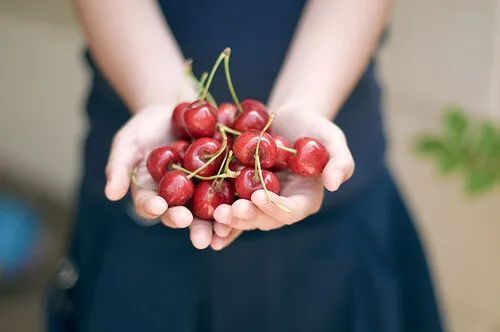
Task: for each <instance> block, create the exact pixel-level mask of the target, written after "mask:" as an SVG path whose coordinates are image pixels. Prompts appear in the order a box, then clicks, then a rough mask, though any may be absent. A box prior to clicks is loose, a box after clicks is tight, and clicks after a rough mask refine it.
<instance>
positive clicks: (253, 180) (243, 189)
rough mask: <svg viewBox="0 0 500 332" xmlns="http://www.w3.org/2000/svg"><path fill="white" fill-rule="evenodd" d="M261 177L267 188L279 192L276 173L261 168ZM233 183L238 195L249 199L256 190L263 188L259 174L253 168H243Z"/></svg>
mask: <svg viewBox="0 0 500 332" xmlns="http://www.w3.org/2000/svg"><path fill="white" fill-rule="evenodd" d="M262 177H263V179H264V183H265V184H266V188H267V190H269V191H272V192H273V193H275V194H279V192H280V181H279V179H278V177H277V176H276V174H274V173H273V172H270V171H266V170H263V171H262ZM234 185H235V188H236V192H237V193H238V195H239V196H240V197H241V198H244V199H250V197H251V196H252V194H253V193H254V192H255V191H256V190H259V189H263V187H262V183H261V181H260V178H259V175H258V173H257V172H256V171H255V169H253V168H244V169H243V170H242V171H241V173H240V175H238V177H237V178H236V180H235V181H234Z"/></svg>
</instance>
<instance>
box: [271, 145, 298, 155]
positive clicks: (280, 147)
mask: <svg viewBox="0 0 500 332" xmlns="http://www.w3.org/2000/svg"><path fill="white" fill-rule="evenodd" d="M276 147H277V148H278V149H280V150H283V151H286V152H290V153H293V154H297V150H295V149H292V148H289V147H286V146H283V145H278V144H276Z"/></svg>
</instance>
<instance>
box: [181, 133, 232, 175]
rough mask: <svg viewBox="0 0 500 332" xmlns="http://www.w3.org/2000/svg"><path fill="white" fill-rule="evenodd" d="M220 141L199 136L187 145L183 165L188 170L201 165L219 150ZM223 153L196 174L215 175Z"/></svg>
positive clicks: (193, 169)
mask: <svg viewBox="0 0 500 332" xmlns="http://www.w3.org/2000/svg"><path fill="white" fill-rule="evenodd" d="M220 147H221V143H220V142H219V141H218V140H216V139H214V138H208V137H203V138H199V139H197V140H196V141H194V142H193V143H191V145H190V146H189V147H188V149H187V150H186V153H185V155H184V161H183V166H184V167H185V168H187V169H188V170H190V171H195V170H196V169H198V168H200V167H201V166H203V165H205V163H207V162H208V160H209V159H210V158H211V157H212V156H213V155H214V154H215V153H216V152H217V151H218V150H219V148H220ZM222 159H223V155H222V154H221V155H220V156H219V157H218V158H217V159H215V160H214V161H213V162H211V163H210V164H209V165H208V166H207V167H206V168H205V169H203V170H202V171H201V172H200V173H198V175H201V176H211V175H215V174H216V173H217V171H218V170H219V167H220V164H221V163H222Z"/></svg>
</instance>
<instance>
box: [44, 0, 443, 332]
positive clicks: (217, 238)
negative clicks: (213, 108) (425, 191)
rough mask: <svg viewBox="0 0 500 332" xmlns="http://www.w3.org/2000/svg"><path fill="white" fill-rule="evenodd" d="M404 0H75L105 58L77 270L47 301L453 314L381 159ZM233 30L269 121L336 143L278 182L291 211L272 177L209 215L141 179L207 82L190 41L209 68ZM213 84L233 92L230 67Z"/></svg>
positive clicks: (365, 322) (217, 320)
mask: <svg viewBox="0 0 500 332" xmlns="http://www.w3.org/2000/svg"><path fill="white" fill-rule="evenodd" d="M390 2H391V1H389V0H332V1H326V0H324V1H322V0H310V1H307V2H306V1H305V0H289V1H264V0H256V1H231V0H213V1H202V0H199V1H196V0H184V1H173V0H160V1H153V0H142V1H134V0H119V1H118V0H80V1H76V5H77V6H76V8H77V11H78V14H79V18H80V21H81V24H82V26H83V28H84V32H85V36H86V39H87V41H88V44H89V49H90V52H89V53H88V54H87V60H88V63H89V64H90V68H91V69H92V84H91V90H90V94H89V96H88V99H87V105H86V109H87V113H88V117H89V124H90V126H89V130H88V134H87V140H86V144H85V159H84V160H85V163H84V168H83V179H82V184H81V188H80V192H79V201H78V206H77V214H76V221H75V225H74V232H73V238H72V242H71V243H72V244H71V248H70V255H69V256H70V259H71V261H72V262H73V263H72V264H74V270H75V271H78V280H77V281H76V283H75V284H74V285H73V284H72V285H69V286H68V287H62V288H65V290H64V291H61V292H62V294H63V301H61V298H60V299H59V300H58V301H52V302H51V303H52V304H51V306H50V307H51V312H52V314H51V316H50V320H49V321H50V329H52V330H53V331H56V330H57V331H110V332H112V331H121V332H124V331H148V332H150V331H385V332H390V331H427V332H430V331H441V330H442V326H441V322H440V317H439V312H438V307H437V304H436V300H435V295H434V291H433V287H432V284H431V279H430V274H429V270H428V267H427V263H426V260H425V256H424V253H423V250H422V247H421V245H420V242H419V239H418V237H417V234H416V232H415V229H414V227H413V225H412V222H411V218H410V217H409V215H408V212H407V210H406V208H405V206H404V203H403V202H402V200H401V197H400V195H399V193H398V191H397V189H396V186H395V184H394V182H393V180H392V178H391V176H390V174H389V172H388V170H387V167H386V164H385V162H384V151H385V139H384V134H383V124H382V115H381V108H382V106H381V91H380V87H379V84H378V81H377V75H376V59H375V54H376V50H377V48H378V46H379V44H380V39H381V36H382V35H383V32H384V30H385V26H386V24H387V21H388V13H389V9H390ZM226 46H230V47H231V49H232V62H231V69H232V76H233V79H234V83H235V86H236V89H237V91H238V94H239V95H240V97H241V98H246V97H248V98H255V99H259V100H262V101H264V102H266V103H267V105H268V107H269V110H270V111H272V112H274V113H275V114H276V118H275V122H274V123H273V131H274V132H276V133H278V134H280V135H282V136H284V137H286V138H288V139H289V140H291V141H293V140H294V139H296V138H297V137H300V136H306V135H307V136H312V137H316V138H318V139H319V140H321V141H322V142H323V143H324V145H325V146H326V148H327V150H328V151H329V153H330V160H329V162H328V164H327V166H326V168H325V170H324V172H323V175H322V177H321V178H319V179H311V178H304V177H299V176H293V175H290V176H288V177H287V178H286V179H284V180H283V182H282V191H281V194H280V196H278V195H273V197H272V198H273V200H275V201H276V202H279V203H280V204H281V205H283V206H285V207H287V208H288V209H289V210H290V211H291V212H285V211H283V210H282V209H279V208H277V207H276V205H274V204H270V203H269V202H268V201H267V200H266V199H265V196H264V193H263V192H262V190H260V191H257V192H255V193H254V194H253V195H252V197H251V200H243V199H239V200H237V201H236V202H234V204H232V205H221V206H219V207H218V208H217V209H216V210H215V213H214V218H215V221H214V222H211V221H203V220H198V219H197V218H193V215H192V214H191V212H190V211H189V210H188V209H187V208H186V207H168V205H167V204H166V202H165V200H163V199H162V198H161V197H159V196H157V194H156V193H155V192H154V191H152V190H148V189H144V188H142V187H139V186H137V185H135V184H134V183H131V180H130V179H131V174H132V172H133V170H134V169H135V167H137V166H138V165H141V163H142V164H143V163H144V159H145V158H146V157H147V153H148V152H149V151H151V150H152V149H154V148H155V147H158V146H160V145H163V144H166V143H168V142H171V141H172V137H171V135H170V128H169V126H170V121H169V117H170V114H171V112H172V110H173V108H174V107H175V105H176V104H177V103H179V102H180V101H190V100H194V99H196V96H197V91H196V86H195V85H193V83H192V81H191V79H190V78H189V77H188V76H187V75H186V74H185V66H184V64H185V58H192V59H194V64H193V66H194V71H195V73H196V74H197V75H199V74H200V73H201V71H203V70H209V69H210V68H211V66H212V63H213V61H214V59H215V58H216V57H217V55H218V54H219V53H220V51H221V50H223V49H224V48H225V47H226ZM211 92H212V93H213V95H214V96H215V98H216V100H218V101H222V100H230V97H229V93H228V91H227V87H226V86H225V82H224V77H223V75H218V76H217V77H216V79H215V81H214V83H213V85H212V87H211ZM332 119H335V123H334V122H332V121H331V120H332ZM354 160H355V161H356V171H354ZM105 170H106V172H105ZM104 174H106V176H104ZM351 176H352V177H351ZM103 188H105V195H104V193H103ZM323 188H326V189H327V192H326V193H325V192H324V190H323ZM129 190H130V193H131V195H130V196H128V195H127V192H128V191H129ZM129 204H133V206H134V209H130V208H129ZM158 219H160V220H161V223H157V224H155V223H154V222H153V221H151V222H150V223H151V225H150V226H149V227H145V226H144V225H140V224H138V223H137V222H134V220H142V223H144V222H145V220H158ZM165 226H167V227H165ZM207 247H211V248H212V250H210V249H208V250H203V251H200V250H197V249H204V248H207ZM195 248H197V249H195ZM222 249H223V250H222ZM61 292H59V293H61ZM56 293H57V292H56ZM61 303H63V304H64V305H62V304H61Z"/></svg>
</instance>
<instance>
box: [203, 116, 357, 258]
mask: <svg viewBox="0 0 500 332" xmlns="http://www.w3.org/2000/svg"><path fill="white" fill-rule="evenodd" d="M286 114H293V116H290V115H288V116H286V115H285V113H284V112H280V113H278V114H277V115H276V122H275V124H273V127H274V132H276V133H277V134H279V135H282V136H284V137H285V138H287V139H289V140H290V142H293V141H294V140H295V139H297V138H299V137H301V136H311V137H314V138H317V139H319V140H320V141H321V142H322V143H323V144H324V146H325V148H326V149H327V150H328V152H329V155H330V158H329V161H328V163H327V164H326V166H325V169H324V170H323V174H322V176H321V177H320V178H310V177H302V176H299V175H295V174H292V173H289V172H284V174H282V175H280V183H281V193H280V195H276V194H274V193H272V192H269V198H270V199H268V197H267V196H266V194H265V192H264V190H258V191H256V192H254V193H253V194H252V196H251V199H250V200H246V199H239V200H237V201H235V202H234V203H233V204H232V205H227V204H224V205H221V206H219V207H217V209H216V210H215V212H214V218H215V220H216V221H217V222H219V223H221V224H224V225H227V226H230V227H232V228H234V229H233V230H231V231H230V233H229V235H228V236H226V237H225V238H220V237H218V236H214V238H213V240H212V247H214V249H222V248H224V247H226V246H227V245H229V244H230V243H231V242H232V241H233V240H234V239H235V238H236V237H237V236H238V235H240V234H241V231H244V230H251V229H259V230H265V231H267V230H272V229H276V228H280V227H283V226H285V225H290V224H293V223H296V222H299V221H301V220H304V219H305V218H306V217H307V216H309V215H311V214H313V213H316V212H317V211H318V210H319V209H320V207H321V205H322V201H323V187H325V188H326V189H327V190H329V191H336V190H337V189H338V188H339V187H340V185H341V184H342V183H344V182H345V181H347V180H348V179H349V178H350V177H351V175H352V174H353V171H354V160H353V158H352V155H351V153H350V151H349V148H348V146H347V142H346V138H345V135H344V133H343V132H342V130H341V129H340V128H339V127H338V126H337V125H335V124H334V123H333V122H331V121H329V120H328V119H326V118H325V117H323V116H322V115H320V114H318V113H315V112H305V111H304V110H297V111H296V112H286ZM280 117H281V119H280ZM280 206H281V207H280ZM283 207H284V208H283Z"/></svg>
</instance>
